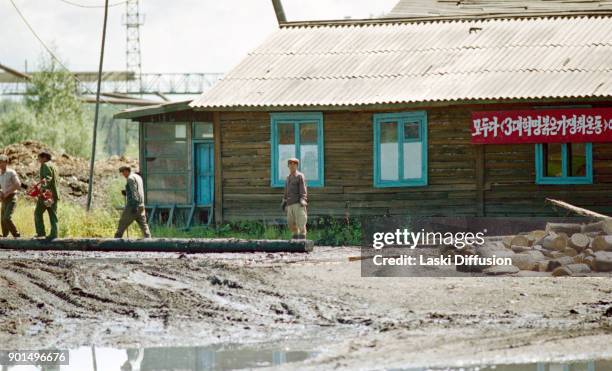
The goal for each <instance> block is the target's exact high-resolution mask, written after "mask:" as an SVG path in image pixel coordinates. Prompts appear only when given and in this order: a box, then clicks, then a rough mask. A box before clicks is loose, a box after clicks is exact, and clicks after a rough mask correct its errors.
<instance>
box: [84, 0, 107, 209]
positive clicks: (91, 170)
mask: <svg viewBox="0 0 612 371" xmlns="http://www.w3.org/2000/svg"><path fill="white" fill-rule="evenodd" d="M107 20H108V0H105V1H104V23H103V24H102V47H101V48H100V66H99V68H98V89H97V91H96V114H95V115H94V127H93V138H92V139H93V141H92V145H91V160H90V163H89V185H88V190H87V211H90V210H91V201H92V196H93V181H94V164H95V162H96V137H97V135H96V134H97V133H98V117H99V116H100V89H101V87H102V69H103V67H104V45H105V43H106V23H107Z"/></svg>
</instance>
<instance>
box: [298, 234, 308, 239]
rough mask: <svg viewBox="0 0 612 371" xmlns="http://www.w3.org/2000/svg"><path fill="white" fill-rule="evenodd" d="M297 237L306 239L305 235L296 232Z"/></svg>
mask: <svg viewBox="0 0 612 371" xmlns="http://www.w3.org/2000/svg"><path fill="white" fill-rule="evenodd" d="M297 239H298V240H305V239H306V235H305V234H298V236H297Z"/></svg>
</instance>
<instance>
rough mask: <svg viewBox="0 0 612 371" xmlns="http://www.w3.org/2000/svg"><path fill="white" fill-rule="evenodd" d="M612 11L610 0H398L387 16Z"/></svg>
mask: <svg viewBox="0 0 612 371" xmlns="http://www.w3.org/2000/svg"><path fill="white" fill-rule="evenodd" d="M610 11H612V0H501V1H500V0H400V1H399V2H398V3H397V5H396V6H395V7H394V8H393V10H391V12H389V13H388V14H387V15H386V17H389V18H415V17H428V16H431V17H439V16H442V17H446V16H467V15H511V14H520V15H529V14H545V13H566V14H572V13H577V12H579V13H584V12H589V13H600V12H610Z"/></svg>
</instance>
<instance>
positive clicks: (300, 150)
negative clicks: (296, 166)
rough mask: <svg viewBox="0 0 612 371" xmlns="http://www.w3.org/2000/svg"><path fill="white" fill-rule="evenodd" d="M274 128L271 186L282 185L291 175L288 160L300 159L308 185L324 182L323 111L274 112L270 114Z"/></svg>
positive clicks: (301, 168) (318, 184) (316, 185)
mask: <svg viewBox="0 0 612 371" xmlns="http://www.w3.org/2000/svg"><path fill="white" fill-rule="evenodd" d="M270 116H271V129H272V130H271V131H272V140H271V144H272V156H271V157H272V169H271V170H272V171H271V174H272V182H271V184H272V187H283V186H284V185H285V178H287V175H289V169H288V168H287V160H288V159H289V158H291V157H296V158H298V159H299V160H300V171H301V172H302V173H304V176H305V177H306V181H307V183H308V186H309V187H323V185H324V176H323V169H324V157H323V114H322V113H318V112H317V113H314V112H305V113H274V114H271V115H270Z"/></svg>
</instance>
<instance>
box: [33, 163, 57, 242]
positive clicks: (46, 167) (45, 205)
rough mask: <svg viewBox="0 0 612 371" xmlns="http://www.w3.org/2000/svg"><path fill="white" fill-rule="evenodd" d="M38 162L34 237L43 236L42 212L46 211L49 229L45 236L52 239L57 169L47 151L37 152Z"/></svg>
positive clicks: (55, 211) (55, 213)
mask: <svg viewBox="0 0 612 371" xmlns="http://www.w3.org/2000/svg"><path fill="white" fill-rule="evenodd" d="M38 162H39V163H40V194H39V196H38V200H37V201H36V208H35V209H34V225H35V227H36V237H45V223H44V221H43V214H44V212H45V211H46V212H47V213H49V222H50V223H51V231H50V233H49V236H47V238H49V239H53V238H57V202H58V201H59V193H58V191H57V169H56V168H55V165H54V164H53V163H52V162H51V154H50V153H49V152H41V153H39V154H38ZM47 191H48V192H47ZM45 194H47V195H49V194H50V197H48V198H47V197H45Z"/></svg>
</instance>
